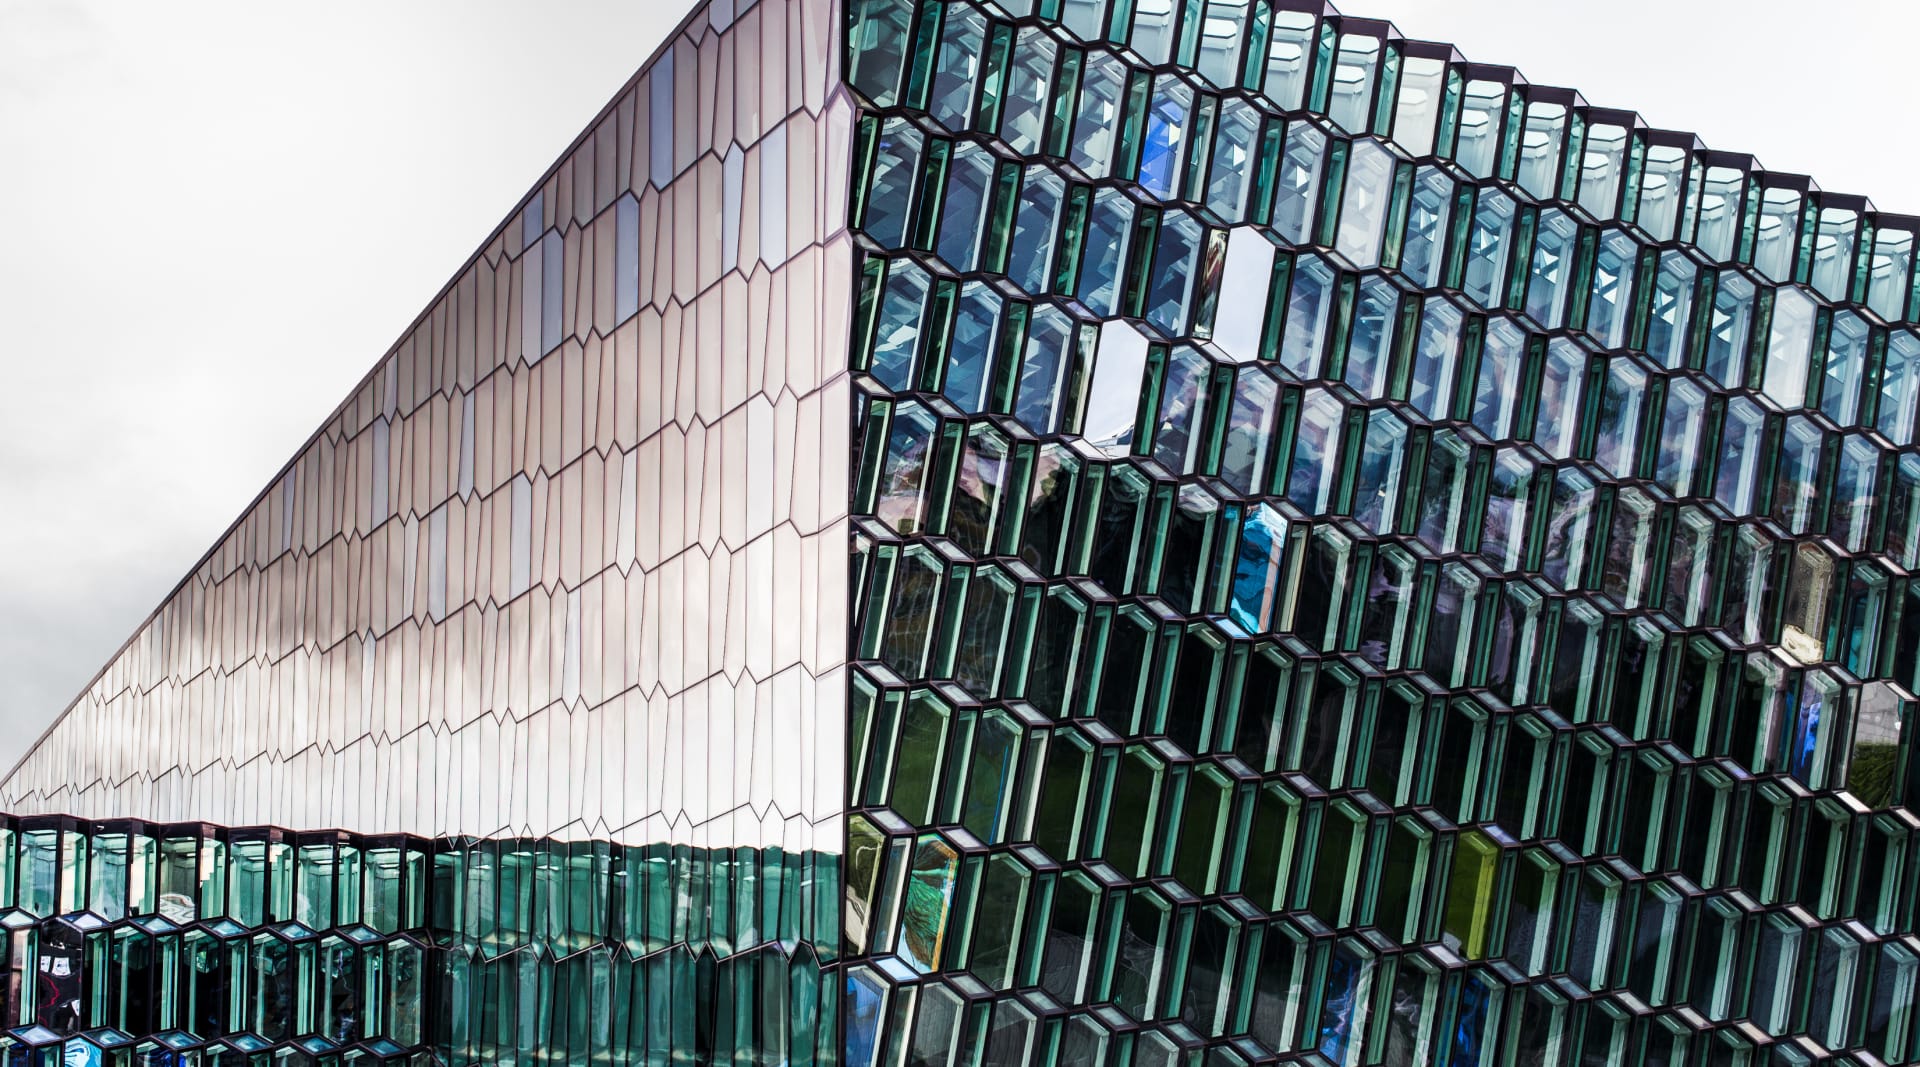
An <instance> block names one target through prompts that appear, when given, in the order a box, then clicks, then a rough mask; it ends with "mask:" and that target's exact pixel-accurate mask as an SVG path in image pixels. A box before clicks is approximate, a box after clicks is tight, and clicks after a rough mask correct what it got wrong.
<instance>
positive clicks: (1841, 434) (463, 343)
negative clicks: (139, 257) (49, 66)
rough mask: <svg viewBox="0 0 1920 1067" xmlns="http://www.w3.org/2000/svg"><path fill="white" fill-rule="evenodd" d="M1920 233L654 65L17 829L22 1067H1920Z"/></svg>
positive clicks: (1191, 40)
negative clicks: (391, 1064)
mask: <svg viewBox="0 0 1920 1067" xmlns="http://www.w3.org/2000/svg"><path fill="white" fill-rule="evenodd" d="M1917 239H1920V218H1912V217H1906V216H1898V215H1893V214H1890V213H1886V212H1881V211H1878V210H1876V209H1875V208H1874V207H1873V205H1872V204H1871V203H1870V202H1868V201H1867V200H1865V199H1864V198H1862V197H1857V196H1844V195H1837V194H1832V193H1827V192H1825V191H1823V190H1821V189H1820V188H1819V187H1818V186H1817V185H1815V184H1814V183H1813V182H1812V181H1811V180H1810V179H1808V178H1806V177H1803V176H1798V175H1789V174H1780V173H1775V172H1770V171H1766V170H1764V169H1763V168H1761V167H1760V166H1759V165H1758V164H1757V163H1756V162H1755V161H1754V160H1753V159H1752V158H1750V157H1747V156H1741V155H1735V154H1731V153H1727V152H1719V151H1713V150H1710V149H1708V148H1706V147H1705V146H1704V145H1702V144H1701V143H1700V142H1699V141H1698V140H1697V139H1696V138H1694V137H1693V136H1692V135H1690V134H1684V133H1676V132H1671V131H1663V130H1655V129H1651V128H1648V127H1647V126H1646V125H1645V124H1644V123H1643V122H1642V121H1640V119H1639V118H1638V117H1637V116H1636V115H1634V114H1633V113H1631V112H1626V111H1615V110H1607V109H1604V108H1598V107H1594V106H1591V105H1589V104H1588V103H1587V102H1586V101H1585V100H1584V99H1582V98H1581V97H1580V96H1579V95H1578V94H1577V93H1574V92H1572V91H1570V90H1566V89H1559V88H1552V87H1543V86H1536V85H1532V84H1530V83H1529V82H1527V81H1526V80H1525V79H1524V78H1523V77H1521V76H1520V75H1519V74H1518V73H1517V72H1516V71H1514V70H1513V69H1511V68H1507V67H1496V66H1490V65H1486V64H1481V63H1473V62H1469V61H1467V60H1465V59H1464V58H1463V57H1461V56H1460V55H1459V54H1458V53H1457V52H1455V51H1454V50H1453V49H1452V48H1451V47H1449V46H1446V45H1440V44H1434V43H1430V42H1423V41H1413V40H1407V39H1405V38H1404V37H1403V36H1402V35H1400V34H1399V33H1398V32H1397V31H1395V30H1394V29H1393V27H1392V26H1391V25H1389V24H1387V23H1384V22H1380V21H1376V20H1369V19H1364V18H1357V17H1352V16H1347V15H1342V14H1340V13H1338V12H1336V11H1334V10H1333V9H1332V8H1330V7H1327V6H1326V5H1324V4H1322V3H1319V2H1318V0H757V2H754V0H714V2H711V3H708V4H705V5H703V6H702V7H700V8H699V9H698V10H696V11H695V13H694V14H693V15H692V16H691V17H690V18H689V19H688V21H687V22H686V23H685V24H684V25H683V26H682V27H681V29H680V30H679V31H677V32H676V34H675V35H674V37H673V38H672V39H671V40H670V42H669V43H668V45H667V46H666V47H665V48H663V49H662V50H661V51H660V52H658V53H657V54H656V55H655V56H654V57H653V58H652V59H650V60H648V61H647V62H646V64H645V65H643V66H642V68H641V71H640V73H639V74H638V75H637V76H636V77H635V79H634V80H633V82H632V83H630V84H629V86H628V87H627V88H626V89H624V90H623V91H622V92H621V94H620V95H619V96H618V97H617V98H616V99H615V101H614V102H613V103H612V104H611V105H610V106H609V107H608V109H607V110H606V112H604V113H603V114H602V115H601V116H600V117H599V118H598V119H596V120H595V122H594V123H593V125H592V126H591V127H590V128H589V130H588V131H587V133H586V134H584V135H583V136H582V138H581V139H580V141H579V142H578V143H577V144H576V145H575V146H574V147H573V148H572V149H571V150H570V151H569V152H568V153H567V154H566V155H565V156H564V157H563V158H562V160H561V161H560V163H559V164H558V165H557V166H556V167H555V168H554V170H553V171H552V172H551V173H549V174H548V175H547V177H546V178H545V179H544V180H543V181H542V182H541V183H540V185H539V186H538V187H536V188H535V190H534V191H533V192H532V193H531V194H530V195H529V197H528V198H527V199H526V200H525V201H524V202H523V203H522V204H521V205H520V207H519V208H518V210H516V211H515V213H514V214H513V215H512V216H511V217H510V218H509V219H508V221H507V223H506V224H505V225H504V226H503V227H502V228H501V229H499V230H498V231H496V232H495V233H494V234H493V235H491V236H490V237H489V238H488V239H487V241H486V242H484V243H483V245H482V247H481V250H480V252H479V253H478V254H477V255H476V256H475V257H474V259H473V260H472V261H471V262H469V263H468V264H467V265H466V266H465V267H464V268H463V269H462V270H461V272H460V273H459V274H458V276H457V277H456V278H455V280H454V281H453V282H452V283H451V284H450V285H449V286H448V288H447V289H446V291H445V292H443V293H442V294H441V296H440V297H439V298H438V299H437V300H436V301H435V302H434V304H433V305H432V306H431V307H430V308H429V309H428V310H427V311H426V312H425V313H424V314H423V315H422V316H421V318H420V319H419V320H418V321H417V322H416V323H415V324H414V325H413V326H412V327H411V328H410V329H409V330H408V331H407V333H406V334H405V335H404V336H403V337H402V339H401V341H400V343H399V344H397V345H396V346H395V347H394V349H393V350H392V351H391V352H389V353H387V354H386V356H384V357H383V358H382V359H381V360H380V362H379V364H378V366H377V367H376V368H375V370H374V371H373V373H372V374H371V375H370V376H369V377H368V378H367V379H366V380H365V381H364V382H363V383H362V384H361V386H360V387H359V388H358V389H357V390H356V391H355V392H354V394H353V395H352V396H351V397H350V398H349V399H348V400H347V402H346V403H345V404H343V405H342V406H341V407H340V408H339V409H338V411H336V412H335V414H334V415H333V416H332V417H331V418H330V419H329V420H328V422H327V423H326V425H325V426H324V427H323V428H322V429H321V431H320V432H319V433H318V434H316V435H315V437H314V438H313V439H312V441H311V442H310V443H309V444H308V445H307V446H306V447H305V448H304V449H303V450H302V451H301V453H300V454H299V455H298V456H296V457H295V458H294V460H293V461H292V462H291V463H290V464H289V466H288V467H287V468H286V470H285V471H284V472H283V473H282V474H281V475H280V476H279V477H278V478H276V479H275V481H274V483H273V484H272V485H271V486H269V487H268V488H267V490H266V491H265V492H264V493H263V494H262V496H261V497H260V498H259V499H258V500H257V501H256V502H255V503H254V504H253V505H252V506H251V507H250V508H249V509H248V511H247V512H246V514H245V515H244V516H243V517H242V518H241V520H240V521H239V522H238V523H237V524H236V525H235V526H234V527H233V529H232V530H231V531H229V532H228V534H226V535H225V536H224V537H223V538H222V539H221V541H220V542H219V543H218V544H217V545H216V546H215V547H214V549H213V550H212V551H211V552H210V553H209V554H208V556H207V557H206V558H205V559H203V560H202V561H201V562H200V563H199V564H198V565H197V566H196V567H195V569H194V570H193V572H192V573H191V574H190V575H189V577H188V578H187V579H186V581H184V582H183V583H182V584H181V586H180V587H179V589H177V590H176V591H175V592H174V593H173V594H172V595H171V596H170V597H169V598H168V599H167V601H166V602H165V603H163V604H162V605H161V607H160V608H159V610H158V611H157V612H156V613H155V614H154V616H153V617H152V618H151V619H150V620H149V621H147V622H146V623H145V624H144V625H143V626H142V627H141V629H140V630H139V632H138V633H137V634H136V635H135V637H134V638H133V640H132V641H131V642H130V643H129V644H128V646H127V647H126V648H125V649H124V650H123V651H122V652H121V653H120V654H119V655H117V656H116V657H115V658H114V660H113V661H112V662H111V663H109V664H108V665H107V667H106V669H105V670H104V671H103V672H102V674H101V675H100V677H99V678H98V679H97V680H96V681H95V682H94V683H92V684H91V685H90V686H89V688H88V689H87V690H86V691H85V692H84V693H83V694H82V695H81V697H80V698H79V700H78V701H77V702H76V703H75V704H74V705H73V706H72V707H71V708H70V709H68V710H67V711H66V713H65V714H64V715H62V716H61V717H60V718H59V719H58V720H57V721H56V723H55V725H54V726H53V727H52V729H51V730H49V732H48V733H47V735H46V736H45V737H44V738H43V739H42V740H41V741H40V742H39V743H38V744H37V745H36V746H35V747H34V749H33V750H32V752H31V753H30V754H29V755H28V757H27V758H26V759H25V760H24V761H23V762H22V763H21V765H20V766H19V767H17V768H16V769H15V770H14V771H13V772H12V774H11V775H9V776H8V777H7V778H6V779H5V781H4V782H0V807H4V808H5V809H6V810H7V811H8V812H9V813H10V814H7V815H5V816H3V817H0V1055H4V1057H5V1058H6V1060H7V1065H6V1067H52V1065H53V1064H54V1063H56V1062H60V1063H63V1064H75V1065H78V1067H94V1065H105V1064H109V1063H110V1064H113V1065H115V1067H119V1065H132V1064H140V1065H157V1067H188V1065H192V1067H200V1065H202V1064H206V1065H209V1067H212V1065H218V1067H241V1065H244V1067H282V1065H285V1067H320V1065H322V1064H326V1065H329V1067H332V1065H345V1064H348V1063H351V1062H358V1061H363V1060H369V1061H382V1062H385V1061H405V1062H409V1063H428V1062H431V1063H446V1064H468V1063H521V1064H534V1063H539V1064H558V1063H567V1064H603V1063H639V1064H682V1063H688V1064H718V1063H731V1064H749V1063H751V1064H780V1065H799V1064H820V1065H829V1064H844V1065H846V1067H1025V1065H1029V1064H1035V1065H1059V1067H1065V1065H1069V1064H1072V1065H1080V1064H1087V1065H1093V1067H1256V1065H1267V1064H1279V1063H1301V1064H1311V1065H1317V1067H1388V1065H1391V1067H1424V1065H1440V1067H1518V1065H1534V1064H1538V1065H1569V1067H1572V1065H1580V1067H1601V1065H1615V1064H1618V1065H1627V1067H1694V1065H1707V1067H1816V1065H1817V1067H1892V1065H1900V1064H1913V1063H1920V756H1916V754H1915V751H1914V747H1915V746H1914V738H1913V731H1914V723H1913V719H1914V717H1915V715H1916V714H1920V698H1916V696H1915V693H1916V691H1917V690H1920V444H1916V437H1915V435H1916V432H1920V426H1917V425H1916V423H1917V421H1920V277H1916V275H1915V270H1914V268H1915V261H1914V260H1915V242H1916V240H1917Z"/></svg>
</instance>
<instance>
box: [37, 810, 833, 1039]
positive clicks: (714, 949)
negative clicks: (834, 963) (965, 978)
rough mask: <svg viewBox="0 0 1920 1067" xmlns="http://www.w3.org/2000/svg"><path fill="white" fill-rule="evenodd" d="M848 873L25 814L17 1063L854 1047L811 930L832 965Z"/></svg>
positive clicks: (759, 853)
mask: <svg viewBox="0 0 1920 1067" xmlns="http://www.w3.org/2000/svg"><path fill="white" fill-rule="evenodd" d="M838 869H839V861H838V858H837V857H835V856H832V855H829V854H823V853H813V854H806V855H794V854H785V853H782V852H781V851H780V850H779V849H766V850H760V849H750V848H741V849H729V850H706V849H699V848H692V847H689V846H685V845H679V846H672V845H647V846H624V845H619V844H615V843H612V842H607V841H584V842H583V841H573V842H565V841H554V840H551V839H540V840H533V839H492V840H474V839H471V838H458V839H447V838H441V839H437V840H433V839H427V838H420V837H412V836H406V835H386V836H363V835H358V834H347V833H341V832H337V831H328V832H322V833H292V832H288V831H284V830H279V829H272V828H246V829H227V828H218V827H212V826H206V825H199V824H185V825H170V826H159V825H154V824H149V823H141V822H136V821H131V820H116V821H112V822H100V823H87V822H82V821H79V820H74V819H67V818H60V817H28V818H25V819H13V818H6V819H5V820H4V822H0V1023H4V1025H5V1027H6V1032H5V1034H4V1036H0V1055H4V1056H5V1057H6V1062H8V1063H9V1064H13V1065H17V1067H49V1065H54V1064H61V1063H74V1062H76V1061H77V1062H85V1063H93V1064H103V1063H112V1064H122V1065H126V1064H139V1065H166V1067H184V1065H188V1064H199V1063H207V1064H233V1065H242V1064H244V1065H257V1064H266V1063H272V1064H290V1063H297V1064H310V1065H317V1064H327V1063H331V1064H343V1063H350V1062H422V1063H424V1062H442V1063H515V1062H528V1063H533V1062H540V1063H589V1062H595V1063H599V1062H613V1063H656V1062H657V1063H668V1062H672V1063H691V1062H749V1061H750V1058H751V1057H753V1056H758V1055H766V1056H773V1057H775V1059H773V1060H767V1061H762V1062H780V1063H792V1064H811V1063H835V1062H838V1053H837V1042H838V1032H837V1029H836V1028H835V1027H834V1026H833V1019H834V1015H833V1008H832V1004H833V999H832V993H831V990H830V988H828V987H827V986H825V985H823V983H822V979H821V965H822V960H821V958H819V957H817V956H816V955H815V950H814V947H813V946H814V945H815V944H816V943H817V944H819V945H821V946H824V947H825V949H826V950H827V952H828V954H829V955H828V958H829V959H830V958H831V950H832V947H833V946H834V945H835V943H836V940H837V935H836V934H835V930H836V929H837V923H838V917H837V915H836V909H837V908H838V906H839V900H840V893H839V889H838V880H837V872H838ZM823 996H824V998H825V999H824V1000H823ZM739 1057H748V1058H749V1059H739Z"/></svg>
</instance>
